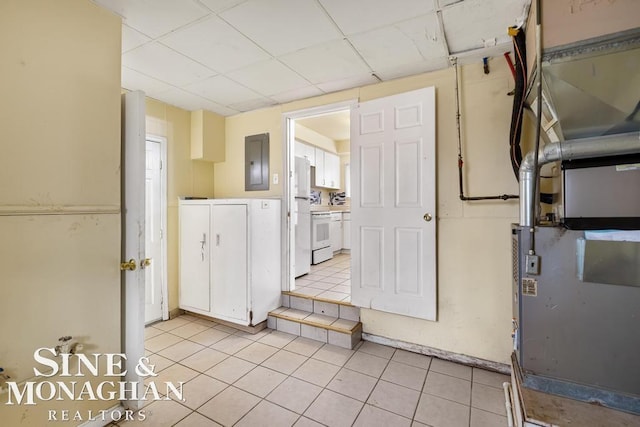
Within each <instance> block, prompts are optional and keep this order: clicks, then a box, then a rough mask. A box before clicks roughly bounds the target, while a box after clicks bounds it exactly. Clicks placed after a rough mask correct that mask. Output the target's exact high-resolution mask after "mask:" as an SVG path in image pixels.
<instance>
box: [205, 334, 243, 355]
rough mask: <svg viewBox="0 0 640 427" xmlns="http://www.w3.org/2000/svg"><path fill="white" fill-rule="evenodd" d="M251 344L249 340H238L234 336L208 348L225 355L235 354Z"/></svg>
mask: <svg viewBox="0 0 640 427" xmlns="http://www.w3.org/2000/svg"><path fill="white" fill-rule="evenodd" d="M251 344H253V341H251V340H248V339H246V338H240V337H237V336H235V335H229V336H228V337H226V338H223V339H221V340H220V341H218V342H216V343H215V344H213V345H211V346H210V348H212V349H214V350H218V351H221V352H223V353H227V354H235V353H237V352H239V351H240V350H242V349H243V348H245V347H247V346H249V345H251Z"/></svg>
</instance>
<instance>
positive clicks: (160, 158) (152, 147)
mask: <svg viewBox="0 0 640 427" xmlns="http://www.w3.org/2000/svg"><path fill="white" fill-rule="evenodd" d="M166 143H167V140H166V139H165V138H162V137H156V136H151V135H147V137H146V142H145V144H146V145H145V147H146V157H145V164H146V169H145V217H146V218H145V227H146V240H145V253H146V254H147V257H148V258H151V265H149V266H147V267H146V268H145V275H146V278H145V283H146V285H145V316H144V320H145V324H149V323H152V322H156V321H158V320H167V319H168V318H169V312H168V306H167V304H166V295H167V280H166V277H167V262H166V259H167V245H166V238H165V234H166V232H165V230H166V229H167V225H166V224H167V173H166V167H165V165H166V163H167V162H166V155H167V147H166Z"/></svg>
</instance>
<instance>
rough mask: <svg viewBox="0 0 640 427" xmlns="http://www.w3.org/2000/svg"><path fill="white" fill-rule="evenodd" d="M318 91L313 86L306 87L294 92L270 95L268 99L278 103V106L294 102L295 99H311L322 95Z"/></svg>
mask: <svg viewBox="0 0 640 427" xmlns="http://www.w3.org/2000/svg"><path fill="white" fill-rule="evenodd" d="M323 93H324V92H322V91H321V90H320V89H318V88H317V87H315V86H307V87H303V88H300V89H296V90H291V91H287V92H283V93H278V94H276V95H272V96H271V97H270V98H271V99H274V100H276V101H278V102H279V103H280V104H284V103H286V102H291V101H295V100H297V99H305V98H311V97H313V96H319V95H322V94H323Z"/></svg>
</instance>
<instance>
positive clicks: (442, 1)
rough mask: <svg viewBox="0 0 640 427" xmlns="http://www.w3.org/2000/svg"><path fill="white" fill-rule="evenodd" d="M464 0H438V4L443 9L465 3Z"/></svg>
mask: <svg viewBox="0 0 640 427" xmlns="http://www.w3.org/2000/svg"><path fill="white" fill-rule="evenodd" d="M463 1H464V0H438V4H439V5H440V7H441V8H444V7H447V6H450V5H452V4H456V3H460V2H463Z"/></svg>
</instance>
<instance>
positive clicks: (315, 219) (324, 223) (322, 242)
mask: <svg viewBox="0 0 640 427" xmlns="http://www.w3.org/2000/svg"><path fill="white" fill-rule="evenodd" d="M330 223H331V214H330V213H329V212H326V213H325V212H322V213H313V214H312V215H311V229H312V232H311V247H312V249H313V250H316V249H322V248H326V247H328V246H330V245H331V239H330V237H329V226H330Z"/></svg>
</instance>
